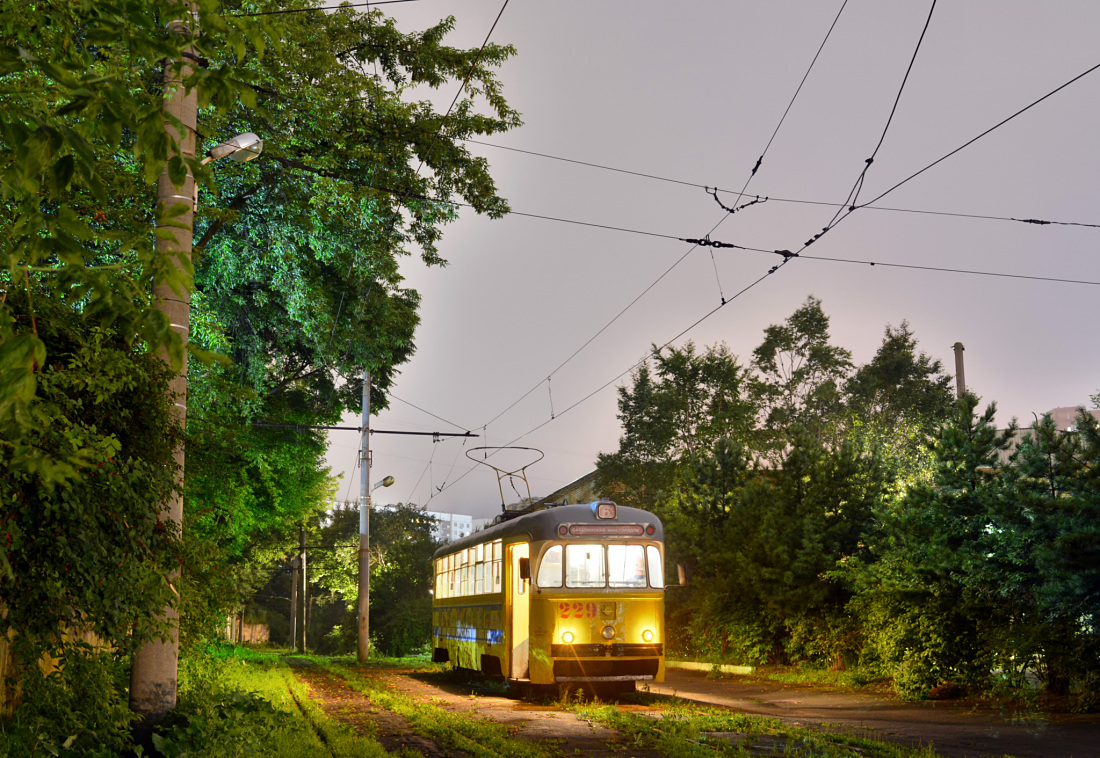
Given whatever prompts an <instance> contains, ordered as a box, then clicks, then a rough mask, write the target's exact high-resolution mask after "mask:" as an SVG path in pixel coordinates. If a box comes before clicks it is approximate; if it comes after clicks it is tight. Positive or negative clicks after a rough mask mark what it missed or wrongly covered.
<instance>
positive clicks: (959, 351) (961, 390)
mask: <svg viewBox="0 0 1100 758" xmlns="http://www.w3.org/2000/svg"><path fill="white" fill-rule="evenodd" d="M965 349H966V348H964V347H963V343H961V342H956V343H955V394H956V396H957V397H962V396H963V395H965V394H966V372H965V371H963V350H965Z"/></svg>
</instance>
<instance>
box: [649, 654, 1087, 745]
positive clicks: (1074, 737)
mask: <svg viewBox="0 0 1100 758" xmlns="http://www.w3.org/2000/svg"><path fill="white" fill-rule="evenodd" d="M650 691H651V692H656V693H661V694H666V695H676V696H678V697H682V698H685V699H688V700H695V701H697V702H704V703H710V704H713V705H721V706H725V707H728V708H732V709H733V710H735V711H738V712H739V713H748V714H753V715H758V716H769V717H772V718H778V719H780V720H782V721H784V722H786V723H788V724H794V725H797V726H802V727H808V728H815V729H816V728H820V727H821V726H822V725H825V726H827V727H828V728H829V731H837V732H850V733H853V734H858V735H859V736H865V737H869V738H871V739H877V740H883V741H886V742H895V743H900V744H903V745H908V746H910V747H919V746H922V745H932V746H934V748H935V749H936V752H938V753H939V754H941V755H944V756H950V757H952V758H979V757H980V756H997V757H998V758H999V757H1000V756H1003V755H1006V754H1007V755H1012V756H1016V758H1089V757H1090V756H1096V755H1100V715H1097V714H1089V715H1082V716H1075V715H1068V714H1065V715H1061V714H1056V715H1044V714H1035V713H1028V712H1025V711H1022V710H1020V711H1012V710H1005V711H994V710H989V709H980V708H977V707H976V706H975V705H974V704H972V703H958V702H950V701H938V702H926V703H904V702H900V701H897V700H892V699H890V698H887V697H884V696H879V695H874V694H869V693H862V692H846V691H839V690H831V689H826V688H818V687H806V686H799V685H786V684H779V683H776V682H770V681H762V680H756V679H751V678H746V677H725V678H721V679H711V678H709V677H708V676H707V675H706V674H705V673H702V672H698V671H685V670H682V669H669V670H668V672H667V674H666V680H665V682H664V683H663V684H659V685H650ZM833 725H840V727H841V728H834V727H833Z"/></svg>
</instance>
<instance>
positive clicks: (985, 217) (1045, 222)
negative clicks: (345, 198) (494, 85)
mask: <svg viewBox="0 0 1100 758" xmlns="http://www.w3.org/2000/svg"><path fill="white" fill-rule="evenodd" d="M465 141H466V142H471V143H474V144H477V145H484V146H485V147H492V148H496V149H498V150H507V151H510V152H513V153H524V154H525V155H533V156H536V157H539V158H548V159H550V160H555V161H562V162H564V163H575V164H577V165H580V166H587V167H589V168H594V169H599V170H601V171H610V172H613V173H618V174H629V175H631V176H640V177H643V178H646V179H653V180H655V181H659V182H667V183H669V184H679V185H682V186H685V187H695V188H697V189H701V190H707V191H709V192H720V193H725V194H736V195H740V194H743V193H741V192H739V191H738V190H730V189H722V188H721V187H712V186H710V185H708V184H700V183H698V182H688V181H683V180H681V179H672V178H669V177H666V176H660V175H658V174H647V173H645V172H642V171H630V170H628V169H624V168H618V167H616V166H606V165H603V164H600V163H591V162H588V161H580V160H574V159H572V158H563V157H561V156H559V155H551V154H549V153H540V152H536V151H534V150H521V149H520V148H517V147H508V146H506V145H497V144H494V143H492V142H480V141H478V140H472V139H467V140H465ZM423 199H425V200H426V199H427V198H423ZM767 199H768V202H770V203H790V204H794V205H819V206H823V207H828V208H845V207H848V206H847V205H846V204H845V203H836V202H829V201H827V200H806V199H801V198H793V197H778V196H776V195H767ZM437 202H444V201H437ZM872 202H874V201H872ZM465 207H469V206H465ZM860 208H861V209H866V210H869V211H889V212H891V213H913V214H917V215H923V216H945V217H948V218H968V219H975V220H979V221H1007V222H1012V223H1017V224H1034V225H1039V226H1081V227H1087V228H1090V229H1100V224H1093V223H1088V222H1084V221H1054V220H1050V219H1039V218H1016V217H1015V216H994V215H989V214H982V213H961V212H955V211H934V210H928V209H923V208H898V207H894V206H883V205H872V204H870V203H864V204H863V205H861V206H860ZM510 213H515V212H514V211H510ZM515 215H531V216H532V217H533V218H543V219H546V220H549V221H562V222H564V223H570V224H582V225H588V224H587V223H586V222H580V221H573V220H570V219H558V218H554V217H552V216H537V215H534V214H519V213H516V214H515ZM594 226H599V225H594ZM601 228H605V229H611V230H614V231H628V232H632V233H637V234H648V235H650V236H654V237H671V236H672V235H662V234H655V233H653V232H637V231H635V230H633V229H619V228H618V227H601ZM677 239H678V238H677Z"/></svg>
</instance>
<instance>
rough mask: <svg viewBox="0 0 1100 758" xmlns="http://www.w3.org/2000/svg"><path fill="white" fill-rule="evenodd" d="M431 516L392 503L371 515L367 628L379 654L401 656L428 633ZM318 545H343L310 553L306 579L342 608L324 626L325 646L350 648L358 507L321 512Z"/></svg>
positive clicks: (356, 583)
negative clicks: (338, 616)
mask: <svg viewBox="0 0 1100 758" xmlns="http://www.w3.org/2000/svg"><path fill="white" fill-rule="evenodd" d="M433 523H434V520H433V519H432V518H431V517H430V516H427V515H426V514H425V513H424V511H423V510H421V509H419V508H416V507H413V506H409V505H400V504H399V505H397V506H395V507H393V508H375V509H372V510H371V514H370V573H371V576H370V633H371V639H372V644H373V645H374V646H376V648H377V650H379V651H380V652H381V653H382V654H384V655H392V656H402V655H407V654H409V653H412V652H415V651H416V650H419V649H420V648H421V647H423V646H424V645H425V644H426V643H427V642H428V640H429V638H430V637H431V631H432V628H431V623H432V596H431V592H430V591H431V589H432V577H433V567H432V554H433V553H434V552H435V549H436V548H437V547H438V546H439V545H438V544H437V543H436V542H435V541H434V540H433V538H432V525H433ZM318 538H319V539H320V541H321V543H320V544H325V545H334V546H342V547H339V548H338V549H336V550H326V551H322V552H321V554H320V555H317V556H316V557H315V558H313V559H312V560H313V564H312V568H311V569H310V573H311V580H312V581H313V582H314V583H315V584H316V585H317V587H318V588H319V589H320V590H322V591H323V592H325V593H327V598H326V599H325V600H323V601H322V602H327V603H336V604H339V605H341V606H342V607H343V608H344V614H343V618H342V620H341V622H340V623H339V625H338V626H336V627H334V628H332V629H331V630H323V631H322V632H321V633H323V634H325V635H326V637H327V639H328V640H329V646H330V649H332V650H334V651H340V652H350V651H351V650H354V649H355V644H356V639H357V636H358V622H357V608H358V603H359V558H358V545H359V542H358V540H359V510H358V508H340V509H337V510H335V511H333V512H332V513H330V514H328V515H327V516H326V523H325V524H324V525H323V526H322V527H321V528H320V529H319V532H318Z"/></svg>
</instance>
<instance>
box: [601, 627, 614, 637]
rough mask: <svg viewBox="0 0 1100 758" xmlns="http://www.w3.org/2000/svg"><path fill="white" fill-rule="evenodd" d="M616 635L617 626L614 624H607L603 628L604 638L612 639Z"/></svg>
mask: <svg viewBox="0 0 1100 758" xmlns="http://www.w3.org/2000/svg"><path fill="white" fill-rule="evenodd" d="M614 636H615V627H613V626H605V627H604V628H603V638H604V639H605V640H609V639H612V638H613V637H614Z"/></svg>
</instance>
